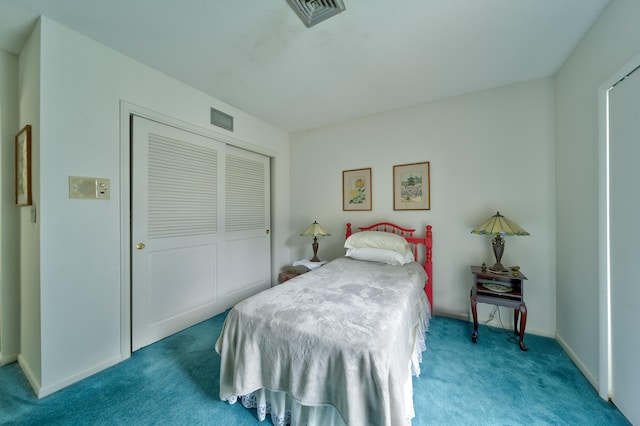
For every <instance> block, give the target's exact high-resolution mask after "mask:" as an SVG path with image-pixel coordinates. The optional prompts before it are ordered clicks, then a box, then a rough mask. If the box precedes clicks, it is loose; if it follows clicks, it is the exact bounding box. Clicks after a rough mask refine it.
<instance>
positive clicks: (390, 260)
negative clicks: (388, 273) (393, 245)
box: [346, 247, 415, 265]
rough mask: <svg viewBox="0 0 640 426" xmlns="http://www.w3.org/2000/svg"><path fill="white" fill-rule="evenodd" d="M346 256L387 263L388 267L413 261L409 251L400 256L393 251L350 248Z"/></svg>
mask: <svg viewBox="0 0 640 426" xmlns="http://www.w3.org/2000/svg"><path fill="white" fill-rule="evenodd" d="M346 256H348V257H350V258H352V259H356V260H365V261H367V262H380V263H387V264H389V265H404V264H407V263H411V262H413V261H414V260H415V259H414V258H413V253H412V252H411V251H409V252H408V253H405V254H400V253H398V252H397V251H395V250H387V249H381V248H373V247H363V248H350V249H347V254H346Z"/></svg>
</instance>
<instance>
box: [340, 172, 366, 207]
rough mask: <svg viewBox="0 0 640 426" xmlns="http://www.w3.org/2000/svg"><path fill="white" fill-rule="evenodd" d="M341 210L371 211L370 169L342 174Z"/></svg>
mask: <svg viewBox="0 0 640 426" xmlns="http://www.w3.org/2000/svg"><path fill="white" fill-rule="evenodd" d="M342 210H344V211H352V210H356V211H357V210H371V168H368V169H356V170H344V171H343V172H342Z"/></svg>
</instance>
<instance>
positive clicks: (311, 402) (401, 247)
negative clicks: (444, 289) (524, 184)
mask: <svg viewBox="0 0 640 426" xmlns="http://www.w3.org/2000/svg"><path fill="white" fill-rule="evenodd" d="M358 229H359V230H360V232H352V228H351V224H347V227H346V234H345V236H346V241H345V248H346V249H347V251H346V256H345V257H341V258H338V259H335V260H332V261H330V262H328V263H327V264H326V265H324V266H322V267H320V268H316V269H314V270H313V271H311V272H308V273H306V274H303V275H300V276H297V277H295V278H293V279H291V280H289V281H287V282H286V283H283V284H281V285H278V286H275V287H273V288H271V289H269V290H265V291H263V292H261V293H258V294H256V295H254V296H252V297H250V298H248V299H245V300H243V301H242V302H240V303H238V304H236V305H235V306H234V307H233V308H232V309H231V310H230V311H229V312H228V314H227V317H226V318H225V323H224V325H223V328H222V331H221V333H220V336H219V338H218V340H217V342H216V351H217V352H218V353H219V354H220V356H221V362H220V398H221V399H222V400H226V401H228V402H229V403H235V402H237V401H238V400H239V401H241V403H242V404H243V405H244V406H245V407H249V408H255V409H257V417H258V419H259V420H260V421H262V420H264V419H265V418H266V417H267V416H269V417H270V418H271V421H272V422H273V423H274V424H275V425H278V426H280V425H287V424H291V425H322V426H325V425H336V426H340V425H345V424H346V425H352V426H357V425H385V426H391V425H393V426H395V425H407V424H410V423H411V419H412V418H413V417H414V414H415V413H414V410H413V388H412V379H411V376H412V375H418V374H419V373H420V362H421V359H422V351H423V350H424V349H425V348H426V346H425V332H426V331H427V328H428V324H429V319H430V317H431V305H432V294H433V293H432V289H433V279H432V263H431V258H432V233H431V230H432V229H431V226H426V228H425V234H424V236H423V237H417V236H415V235H414V233H415V230H414V229H408V228H403V227H400V226H398V225H395V224H392V223H389V222H382V223H376V224H374V225H371V226H366V227H361V228H358ZM414 259H417V260H418V261H414Z"/></svg>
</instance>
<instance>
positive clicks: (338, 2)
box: [287, 0, 346, 28]
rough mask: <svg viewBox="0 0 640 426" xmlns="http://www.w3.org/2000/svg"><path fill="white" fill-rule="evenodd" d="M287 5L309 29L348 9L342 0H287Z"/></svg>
mask: <svg viewBox="0 0 640 426" xmlns="http://www.w3.org/2000/svg"><path fill="white" fill-rule="evenodd" d="M287 3H289V6H291V8H292V9H293V10H294V11H295V12H296V14H297V15H298V16H299V17H300V19H302V22H304V24H305V25H306V26H307V28H309V27H311V26H313V25H315V24H317V23H318V22H322V21H324V20H325V19H329V18H331V17H332V16H334V15H337V14H338V13H340V12H342V11H343V10H345V9H346V8H345V7H344V3H343V2H342V0H287Z"/></svg>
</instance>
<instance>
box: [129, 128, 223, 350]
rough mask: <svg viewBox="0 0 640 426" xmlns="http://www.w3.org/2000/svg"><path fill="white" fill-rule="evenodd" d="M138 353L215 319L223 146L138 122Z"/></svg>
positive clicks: (135, 316)
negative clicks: (174, 334) (170, 336)
mask: <svg viewBox="0 0 640 426" xmlns="http://www.w3.org/2000/svg"><path fill="white" fill-rule="evenodd" d="M132 145H133V146H132V164H134V167H133V168H132V204H131V205H132V244H133V247H132V294H131V297H132V316H131V320H132V350H136V349H139V348H140V347H143V346H146V345H148V344H150V343H153V342H155V341H158V340H160V339H162V338H164V337H166V336H169V335H171V334H173V333H176V332H177V331H180V330H182V329H184V328H186V327H189V326H191V325H193V324H195V323H197V322H200V321H202V320H204V319H206V318H208V317H210V316H212V315H214V314H215V313H216V306H215V305H216V301H217V298H218V294H217V282H218V280H219V279H220V274H219V270H218V269H219V268H218V264H219V261H218V259H219V251H220V244H221V241H222V239H221V232H220V227H221V226H222V227H224V214H221V212H222V211H224V210H223V207H224V199H223V198H222V197H223V195H224V191H220V186H219V175H220V169H221V168H222V167H223V165H222V162H223V161H224V150H225V145H224V144H223V143H220V142H217V141H215V140H212V139H209V138H205V137H202V136H199V135H196V134H193V133H189V132H186V131H184V130H180V129H176V128H174V127H170V126H167V125H164V124H160V123H157V122H154V121H150V120H146V119H144V118H140V117H134V121H133V142H132Z"/></svg>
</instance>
